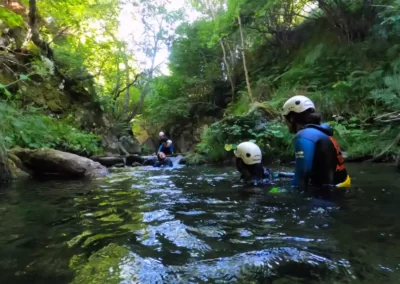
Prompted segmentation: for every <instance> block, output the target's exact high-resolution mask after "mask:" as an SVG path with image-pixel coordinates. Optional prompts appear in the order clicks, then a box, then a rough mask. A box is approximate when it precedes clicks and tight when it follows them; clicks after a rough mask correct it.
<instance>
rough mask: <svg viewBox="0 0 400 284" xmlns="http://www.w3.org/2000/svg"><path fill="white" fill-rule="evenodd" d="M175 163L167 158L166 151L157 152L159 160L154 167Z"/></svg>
mask: <svg viewBox="0 0 400 284" xmlns="http://www.w3.org/2000/svg"><path fill="white" fill-rule="evenodd" d="M173 166H174V165H173V163H172V161H171V159H170V158H167V156H166V155H165V153H164V152H159V153H158V154H157V162H155V163H154V165H153V167H156V168H161V167H173Z"/></svg>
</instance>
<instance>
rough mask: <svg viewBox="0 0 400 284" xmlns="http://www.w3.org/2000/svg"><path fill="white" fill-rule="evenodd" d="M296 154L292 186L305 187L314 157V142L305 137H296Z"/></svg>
mask: <svg viewBox="0 0 400 284" xmlns="http://www.w3.org/2000/svg"><path fill="white" fill-rule="evenodd" d="M294 149H295V155H296V169H295V174H294V178H293V181H292V187H296V188H299V189H301V190H302V189H305V188H306V187H307V184H308V179H309V177H310V174H311V171H312V165H313V159H314V151H315V143H314V142H312V141H310V140H308V139H305V138H296V139H295V142H294Z"/></svg>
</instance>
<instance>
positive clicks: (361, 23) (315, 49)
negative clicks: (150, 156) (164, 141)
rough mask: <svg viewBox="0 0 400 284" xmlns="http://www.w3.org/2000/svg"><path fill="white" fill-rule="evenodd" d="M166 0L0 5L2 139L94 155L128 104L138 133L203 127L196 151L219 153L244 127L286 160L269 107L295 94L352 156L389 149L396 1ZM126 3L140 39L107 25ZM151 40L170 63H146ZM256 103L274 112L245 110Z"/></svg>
mask: <svg viewBox="0 0 400 284" xmlns="http://www.w3.org/2000/svg"><path fill="white" fill-rule="evenodd" d="M167 2H168V1H166V0H151V1H150V0H149V1H144V0H129V1H108V0H106V1H88V0H86V1H80V2H73V1H39V2H37V1H34V0H31V1H7V3H8V4H5V5H4V6H3V7H0V16H1V19H2V20H1V23H0V48H1V50H0V98H1V100H2V106H3V107H4V108H5V109H7V111H6V112H4V114H2V115H3V116H7V117H6V120H7V123H4V125H3V126H2V129H1V130H2V133H3V134H2V137H3V141H1V142H2V145H3V146H6V147H13V146H16V145H19V146H23V147H30V148H38V147H51V148H56V149H62V150H66V151H71V152H74V153H78V154H81V155H92V154H95V153H99V152H101V151H103V150H104V148H107V147H108V145H106V144H107V143H110V144H115V143H114V142H115V141H118V138H119V137H121V136H124V135H129V134H130V131H131V129H132V125H131V123H130V121H132V119H133V118H135V117H136V118H137V120H136V121H140V124H141V125H143V126H144V128H145V129H144V130H145V131H143V129H140V131H142V132H143V135H142V136H143V137H146V135H147V137H148V136H151V135H153V134H154V133H158V131H159V130H164V131H166V132H167V133H168V132H173V131H172V130H174V131H175V132H174V133H173V134H175V135H176V136H174V137H173V138H174V139H175V138H180V137H181V136H179V135H181V134H180V133H179V131H177V129H178V130H179V129H187V127H188V126H189V128H190V127H192V128H193V129H190V130H189V131H188V132H190V133H197V132H198V131H197V130H199V129H204V133H203V134H202V135H201V137H200V138H201V142H200V143H198V145H197V146H196V147H195V155H192V156H193V157H194V158H195V159H196V160H198V161H205V160H212V161H221V160H223V159H225V158H228V157H229V155H232V154H231V153H229V152H227V151H226V150H225V148H224V147H225V145H226V144H237V143H239V142H241V141H244V140H254V141H256V142H257V143H258V144H259V145H260V146H261V148H262V149H263V151H264V152H265V153H267V154H268V155H267V156H268V160H278V159H280V160H282V159H283V160H285V158H286V157H290V156H291V151H292V150H291V149H292V144H291V143H292V142H291V141H292V138H293V137H292V136H291V135H289V134H288V133H287V131H286V128H285V126H284V125H283V124H282V121H281V120H280V117H279V115H278V113H279V110H280V109H281V107H282V104H283V102H284V101H285V100H286V99H287V98H288V97H290V96H292V95H294V94H305V95H307V96H309V97H311V98H312V99H313V100H315V102H316V104H317V107H318V110H319V111H320V112H321V113H322V115H323V118H324V121H325V122H328V123H330V124H331V125H332V126H333V127H334V128H335V132H336V136H337V137H338V139H339V141H340V143H341V145H342V147H343V148H344V150H345V151H347V152H348V154H349V156H350V157H357V156H372V155H376V154H378V153H380V152H381V151H383V150H388V151H387V153H386V155H385V157H389V158H390V157H391V156H394V155H396V154H397V152H398V150H399V148H398V145H397V143H393V141H395V138H396V137H397V136H398V134H399V131H400V128H399V126H398V124H396V121H397V119H398V117H397V116H398V114H399V109H400V84H399V80H398V79H399V74H400V71H399V70H400V36H399V35H400V33H399V31H400V18H399V16H398V13H399V9H400V2H399V1H395V0H375V1H365V0H337V1H331V0H304V1H295V0H268V1H263V0H187V1H186V2H185V4H186V6H185V8H186V10H190V9H194V10H196V12H197V15H199V16H198V17H197V18H196V19H195V20H194V21H192V20H189V17H187V16H188V15H191V16H193V13H192V14H190V12H188V11H186V13H185V11H183V10H181V9H179V10H173V9H172V10H171V9H169V8H168V9H167V8H166V7H167V6H168V5H167ZM10 3H13V4H12V5H11V4H10ZM128 7H129V9H133V10H132V11H133V14H134V15H133V16H134V17H135V18H136V20H140V21H141V22H142V24H143V26H144V31H143V37H142V38H143V39H139V38H140V37H133V38H131V37H130V36H126V38H123V39H122V38H121V37H119V36H118V35H119V32H120V26H119V24H121V23H119V21H120V20H121V17H120V15H121V12H122V11H125V10H127V8H128ZM30 15H33V16H34V17H30ZM185 15H186V16H185ZM150 19H151V20H150ZM157 23H163V24H162V25H160V24H157ZM128 43H131V44H128ZM132 43H133V44H132ZM163 49H164V50H166V49H169V51H170V56H169V62H168V67H169V71H170V74H169V75H165V74H164V75H162V74H161V72H160V68H159V67H160V66H159V65H157V64H156V61H157V60H156V58H157V56H158V55H159V52H160V51H161V50H163ZM138 52H140V53H141V56H142V57H143V55H144V56H145V57H146V64H143V62H142V61H145V60H142V59H140V60H139V56H137V54H138ZM260 105H263V106H264V108H265V109H269V110H274V113H271V112H268V111H267V113H262V112H261V113H259V112H254V111H253V110H254V109H255V108H257V107H259V106H260ZM138 115H140V118H139V117H138ZM77 117H79V119H76V118H77ZM210 121H214V122H215V123H214V124H212V125H208V126H209V127H204V126H205V124H210V123H209V122H210ZM185 127H186V128H185ZM196 127H197V129H195V128H196ZM136 128H138V125H136ZM133 129H135V125H134V126H133ZM134 132H135V131H134ZM196 135H197V134H196ZM111 136H112V139H110V137H111ZM192 136H195V134H193V135H192ZM105 137H107V139H104V138H105ZM182 137H183V135H182ZM185 139H192V140H193V141H194V140H195V139H194V138H193V137H189V136H185ZM176 140H178V139H176ZM105 141H106V142H105ZM110 141H114V142H110ZM196 142H198V141H197V140H196ZM390 145H392V147H390V148H388V146H390ZM114 151H118V147H116V148H114Z"/></svg>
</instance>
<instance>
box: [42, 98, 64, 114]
mask: <svg viewBox="0 0 400 284" xmlns="http://www.w3.org/2000/svg"><path fill="white" fill-rule="evenodd" d="M46 104H47V106H48V108H49V110H50V111H51V112H54V113H63V111H64V109H63V107H62V106H61V102H60V100H51V101H47V102H46Z"/></svg>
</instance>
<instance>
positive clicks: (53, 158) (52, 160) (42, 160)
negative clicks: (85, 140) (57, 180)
mask: <svg viewBox="0 0 400 284" xmlns="http://www.w3.org/2000/svg"><path fill="white" fill-rule="evenodd" d="M11 153H12V154H14V155H15V156H17V157H18V158H19V159H20V160H21V162H22V164H23V166H24V167H26V168H27V169H28V170H30V171H32V173H33V174H38V175H60V176H64V177H71V178H95V177H102V176H105V175H107V174H108V171H107V168H105V167H104V166H102V165H101V164H100V163H98V162H95V161H93V160H91V159H88V158H84V157H81V156H78V155H75V154H71V153H66V152H61V151H58V150H53V149H37V150H29V149H22V148H14V149H12V150H11Z"/></svg>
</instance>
